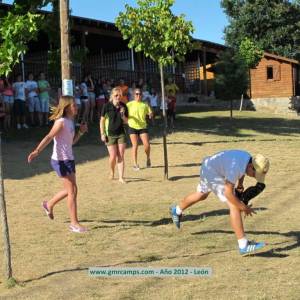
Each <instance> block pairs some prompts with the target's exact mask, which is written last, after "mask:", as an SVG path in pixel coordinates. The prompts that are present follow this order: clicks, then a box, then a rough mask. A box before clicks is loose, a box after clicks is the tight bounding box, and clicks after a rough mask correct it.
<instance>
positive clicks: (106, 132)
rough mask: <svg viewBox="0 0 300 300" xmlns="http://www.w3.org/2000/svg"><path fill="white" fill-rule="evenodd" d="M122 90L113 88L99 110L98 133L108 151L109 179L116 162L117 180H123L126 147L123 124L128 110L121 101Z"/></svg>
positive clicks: (126, 118) (122, 181)
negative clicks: (108, 98) (106, 101)
mask: <svg viewBox="0 0 300 300" xmlns="http://www.w3.org/2000/svg"><path fill="white" fill-rule="evenodd" d="M121 97H122V90H121V89H120V88H113V90H112V91H111V94H110V100H109V102H108V103H106V104H105V105H104V106H103V108H102V112H101V118H100V135H101V140H102V141H103V142H104V143H105V144H106V146H107V149H108V153H109V166H110V176H109V178H110V179H114V173H115V166H116V164H117V167H118V173H119V181H120V182H121V183H126V181H125V180H124V153H125V148H126V135H125V128H124V124H125V123H127V121H128V110H127V107H126V105H125V104H124V103H122V102H121Z"/></svg>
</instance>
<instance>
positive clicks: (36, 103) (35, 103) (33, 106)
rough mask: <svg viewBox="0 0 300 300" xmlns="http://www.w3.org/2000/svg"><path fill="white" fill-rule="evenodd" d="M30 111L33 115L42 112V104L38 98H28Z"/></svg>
mask: <svg viewBox="0 0 300 300" xmlns="http://www.w3.org/2000/svg"><path fill="white" fill-rule="evenodd" d="M28 111H29V112H31V113H32V112H35V111H37V112H40V111H41V104H40V99H39V97H38V96H35V97H29V98H28Z"/></svg>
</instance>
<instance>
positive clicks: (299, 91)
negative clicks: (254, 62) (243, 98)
mask: <svg viewBox="0 0 300 300" xmlns="http://www.w3.org/2000/svg"><path fill="white" fill-rule="evenodd" d="M299 87H300V64H299V62H298V61H296V60H293V59H289V58H286V57H282V56H278V55H274V54H271V53H267V52H265V53H264V56H263V58H262V59H261V61H260V63H259V64H258V66H257V67H256V68H255V69H251V70H250V98H251V99H258V98H263V99H267V98H289V97H294V96H299V95H300V88H299Z"/></svg>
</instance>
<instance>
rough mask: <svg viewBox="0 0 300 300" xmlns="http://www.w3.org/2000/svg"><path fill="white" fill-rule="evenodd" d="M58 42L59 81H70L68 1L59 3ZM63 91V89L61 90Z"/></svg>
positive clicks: (62, 0)
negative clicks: (59, 57)
mask: <svg viewBox="0 0 300 300" xmlns="http://www.w3.org/2000/svg"><path fill="white" fill-rule="evenodd" d="M59 9H60V41H61V45H60V46H61V50H60V53H61V80H62V82H63V83H64V80H65V79H68V80H70V79H71V68H70V65H71V62H70V42H69V0H60V1H59ZM63 90H64V89H63Z"/></svg>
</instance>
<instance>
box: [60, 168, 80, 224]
mask: <svg viewBox="0 0 300 300" xmlns="http://www.w3.org/2000/svg"><path fill="white" fill-rule="evenodd" d="M63 182H64V187H65V190H66V191H67V193H68V196H67V205H68V209H69V214H70V220H71V225H73V226H76V227H81V226H80V224H79V222H78V217H77V185H76V177H75V174H74V173H72V174H71V175H68V176H66V177H63Z"/></svg>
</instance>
